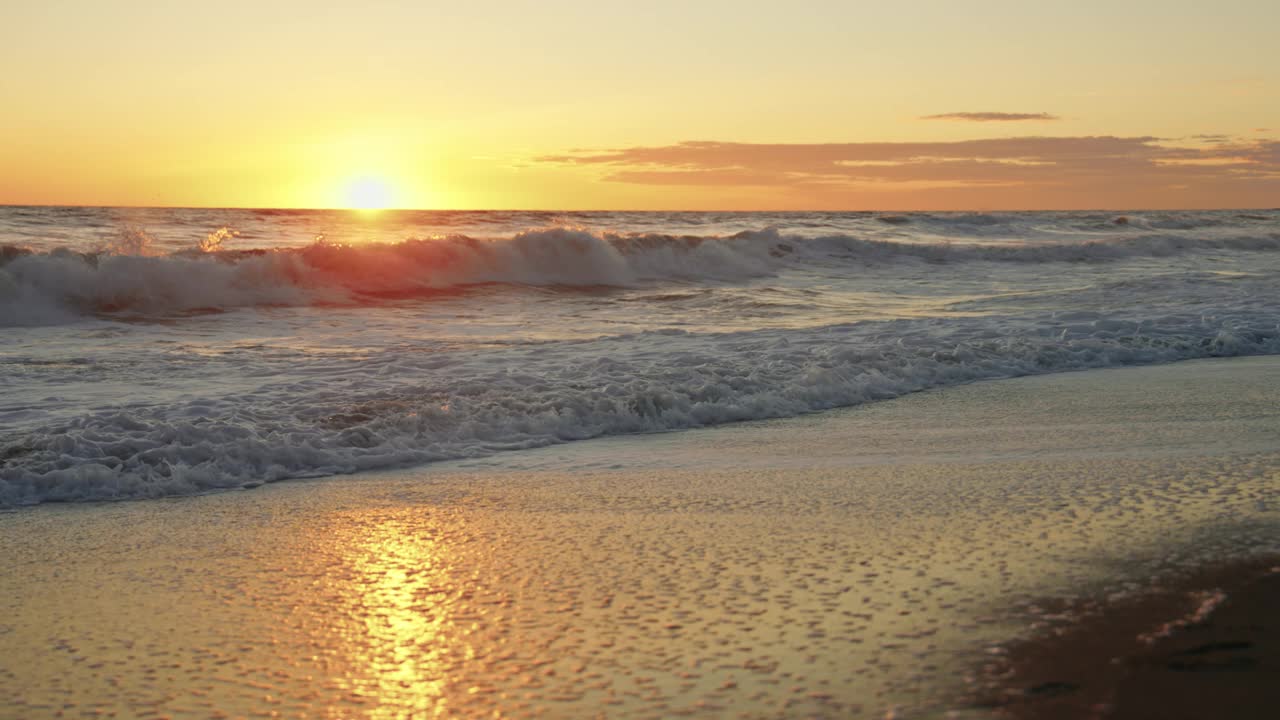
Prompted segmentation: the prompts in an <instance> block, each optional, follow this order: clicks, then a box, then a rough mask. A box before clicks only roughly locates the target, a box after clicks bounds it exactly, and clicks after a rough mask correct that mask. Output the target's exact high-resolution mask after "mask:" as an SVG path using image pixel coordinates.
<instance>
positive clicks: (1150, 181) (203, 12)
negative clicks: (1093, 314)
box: [0, 0, 1280, 210]
mask: <svg viewBox="0 0 1280 720" xmlns="http://www.w3.org/2000/svg"><path fill="white" fill-rule="evenodd" d="M1277 27H1280V3H1277V2H1274V0H1220V1H1219V2H1216V3H1204V2H1202V1H1196V2H1184V1H1181V0H1166V1H1165V2H1154V1H1148V0H1109V1H1106V2H1101V1H1095V0H1077V1H1076V2H1072V3H1032V2H1025V1H1021V2H1006V1H1004V0H969V1H967V2H954V1H945V2H944V1H934V0H915V1H912V0H903V1H902V2H898V3H887V2H883V1H882V0H877V1H876V2H861V1H858V0H845V1H844V2H832V1H828V0H808V1H806V0H791V1H790V2H765V1H762V0H757V1H754V2H749V3H747V2H741V1H737V2H721V1H719V0H703V1H701V2H699V1H698V0H683V1H682V2H671V1H668V0H647V2H643V3H637V2H616V1H614V0H540V1H537V2H534V1H529V2H523V1H519V0H508V1H507V2H492V1H485V0H472V1H470V2H465V3H464V2H456V1H455V2H436V1H435V0H417V1H416V2H399V1H394V0H381V1H380V0H368V1H367V2H365V3H359V4H357V3H352V2H326V1H325V0H307V1H305V2H304V1H301V0H253V1H248V0H222V1H221V2H204V1H201V2H188V1H186V0H169V1H167V2H152V1H141V0H113V1H112V2H107V1H106V0H43V1H39V2H37V1H35V0H14V1H13V2H6V3H4V4H2V5H0V98H4V99H5V101H4V110H3V111H2V112H0V137H2V138H3V140H2V141H0V204H56V205H143V206H213V207H223V206H225V207H347V206H353V205H370V206H376V205H389V206H393V207H409V208H426V209H431V208H440V209H450V208H469V209H485V208H494V209H503V208H512V209H516V208H518V209H671V210H676V209H708V210H710V209H722V210H738V209H741V210H751V209H760V210H766V209H849V210H877V209H883V210H912V209H921V210H947V209H956V210H968V209H974V210H988V209H1044V208H1063V209H1074V208H1212V207H1274V206H1280V43H1277V42H1276V41H1275V32H1276V31H1275V28H1277Z"/></svg>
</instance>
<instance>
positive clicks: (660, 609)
mask: <svg viewBox="0 0 1280 720" xmlns="http://www.w3.org/2000/svg"><path fill="white" fill-rule="evenodd" d="M1278 488H1280V358H1270V357H1265V358H1253V359H1243V360H1224V361H1197V362H1189V363H1182V364H1177V365H1168V366H1160V367H1150V368H1137V369H1122V370H1105V371H1092V372H1085V373H1073V374H1063V375H1052V376H1042V377H1036V378H1023V379H1017V380H1004V381H995V382H988V383H979V384H974V385H969V386H964V387H957V388H951V389H948V390H943V391H939V392H928V393H921V394H917V395H912V396H908V397H905V398H901V399H898V400H894V401H889V402H884V403H877V404H872V405H866V406H861V407H857V408H851V409H848V410H842V411H837V412H831V413H825V414H820V415H812V416H807V417H802V418H795V419H790V420H782V421H769V422H760V423H751V424H743V425H737V426H729V427H723V428H718V429H713V430H706V431H691V432H682V433H672V434H664V435H649V436H636V437H623V438H612V439H606V440H600V441H589V442H582V443H576V444H570V445H563V446H558V447H552V448H545V449H542V450H537V451H528V452H520V453H509V454H505V455H499V456H494V457H490V458H486V459H482V460H475V461H466V462H457V463H451V464H447V465H436V466H428V467H423V468H418V469H413V470H406V471H397V472H386V473H378V474H366V475H356V476H347V477H339V478H333V479H328V480H315V481H299V482H288V483H279V484H270V485H266V486H263V487H260V488H257V489H254V490H248V491H237V492H228V493H222V494H215V495H207V496H202V497H195V498H180V499H173V500H158V501H143V502H130V503H116V504H106V505H77V506H41V507H36V508H30V509H24V510H21V511H18V512H12V513H5V514H3V515H0V547H3V548H4V552H3V553H2V554H0V689H2V692H0V717H3V718H45V717H101V716H115V717H122V718H123V717H171V718H204V717H274V716H279V717H321V718H365V717H368V718H399V717H480V716H484V717H553V718H590V717H621V718H666V717H681V716H694V717H717V718H718V717H744V718H776V717H786V718H790V717H842V718H843V717H854V718H858V717H876V718H879V717H884V716H885V715H886V713H888V712H893V713H896V715H895V716H896V717H941V716H944V715H945V714H947V713H948V712H952V713H954V714H956V715H959V716H961V717H987V716H990V715H992V714H999V713H1007V712H1010V708H1009V706H1008V704H1007V703H1006V704H1004V705H1001V704H1000V703H987V704H985V705H983V704H981V703H974V702H973V697H972V693H973V688H974V683H975V682H979V679H978V678H975V677H971V676H973V675H975V674H976V673H977V672H978V669H980V668H981V667H983V665H984V664H988V661H989V660H990V659H991V658H992V657H999V656H1000V655H1002V654H1005V653H1011V652H1014V651H1013V650H1011V648H1014V647H1016V645H1014V644H1013V643H1014V641H1015V640H1017V639H1019V638H1024V637H1031V636H1034V635H1035V634H1036V633H1038V632H1043V631H1044V630H1045V628H1047V627H1051V626H1054V623H1055V622H1056V623H1059V624H1061V623H1062V622H1063V617H1064V616H1063V614H1062V613H1063V611H1064V608H1071V607H1074V606H1073V605H1072V603H1073V602H1076V600H1075V599H1078V598H1082V597H1101V598H1108V599H1109V600H1108V602H1110V601H1113V600H1114V601H1117V602H1118V601H1119V600H1121V599H1124V598H1134V597H1140V596H1142V595H1143V594H1144V592H1145V591H1146V590H1147V589H1148V588H1149V587H1150V586H1152V584H1153V583H1155V584H1159V583H1161V582H1165V579H1167V578H1171V577H1178V576H1180V574H1182V573H1185V572H1187V571H1189V570H1193V569H1197V568H1203V567H1205V566H1212V565H1215V564H1221V563H1222V562H1224V561H1225V560H1228V559H1232V560H1240V559H1243V560H1246V561H1247V560H1249V559H1250V558H1259V557H1263V556H1266V555H1267V554H1269V553H1274V552H1276V551H1277V550H1278V549H1280V548H1278V547H1277V544H1278V542H1280V541H1278V538H1280V533H1277V528H1278V527H1280V519H1278V516H1277V511H1276V506H1275V502H1276V498H1277V489H1278ZM1188 592H1190V589H1188ZM1055 603H1057V604H1055ZM1142 615H1143V614H1140V616H1139V618H1138V620H1137V625H1142V624H1143V623H1142V620H1143V617H1142ZM1151 615H1152V616H1151V617H1150V618H1149V620H1150V623H1149V624H1150V627H1149V628H1145V627H1144V628H1141V629H1138V628H1137V627H1135V624H1134V623H1133V622H1130V623H1127V624H1123V625H1122V626H1119V627H1118V629H1116V630H1115V631H1114V632H1116V633H1126V634H1127V633H1134V632H1142V633H1145V632H1153V631H1156V630H1157V629H1158V628H1159V627H1160V626H1161V625H1162V624H1164V623H1167V622H1169V621H1171V620H1174V619H1176V617H1165V616H1163V615H1162V611H1159V610H1152V611H1151ZM1067 619H1068V620H1070V618H1067ZM1068 624H1070V623H1069V622H1068ZM1046 682H1047V681H1046ZM1224 717H1227V716H1224Z"/></svg>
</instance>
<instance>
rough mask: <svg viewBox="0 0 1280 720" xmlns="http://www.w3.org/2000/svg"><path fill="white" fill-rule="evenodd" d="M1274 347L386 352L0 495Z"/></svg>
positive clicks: (91, 490) (141, 417)
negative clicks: (341, 370)
mask: <svg viewBox="0 0 1280 720" xmlns="http://www.w3.org/2000/svg"><path fill="white" fill-rule="evenodd" d="M1277 352H1280V332H1278V331H1277V327H1276V323H1275V320H1274V318H1264V317H1258V316H1256V315H1249V314H1241V315H1239V316H1221V317H1216V318H1205V317H1202V316H1195V315H1179V316H1163V317H1145V318H1144V317H1135V316H1125V315H1113V316H1110V317H1095V316H1093V315H1089V314H1077V315H1070V314H1068V315H1065V316H1062V317H1058V318H1054V317H1052V316H1044V317H1039V318H1032V319H1026V320H1023V321H1021V322H1019V323H1017V324H1016V325H1014V324H1007V323H1006V324H998V323H992V322H991V321H989V320H986V319H967V320H955V321H943V320H924V321H908V320H900V321H892V322H882V323H857V324H852V325H847V326H835V327H824V328H821V329H818V330H808V331H761V332H747V333H731V334H723V335H712V336H706V335H697V334H689V333H683V332H674V331H672V332H659V333H652V332H651V333H641V334H638V335H623V336H615V337H609V338H602V339H599V340H595V341H590V342H581V343H560V344H556V345H552V346H546V345H534V346H526V347H514V348H508V349H505V350H502V351H499V352H490V353H487V354H485V355H483V356H479V357H468V356H466V355H464V354H462V353H455V354H452V355H441V354H425V355H424V354H415V353H404V352H393V351H388V352H384V353H381V354H379V355H377V356H376V357H371V358H365V359H363V360H361V361H360V362H359V363H358V364H354V365H352V367H350V368H348V369H347V371H346V372H343V373H332V374H330V375H329V376H328V378H327V379H326V380H325V381H323V382H316V381H312V380H309V379H307V378H305V376H304V377H303V378H300V379H296V380H294V381H292V382H283V383H274V384H269V385H266V386H264V387H261V388H259V389H258V390H256V391H255V392H253V393H251V394H245V395H232V396H225V397H204V396H196V397H194V398H190V399H186V400H183V401H180V402H172V403H163V404H154V405H145V404H138V405H124V406H114V407H108V408H103V409H101V410H98V411H95V412H92V413H88V414H85V415H82V416H80V417H78V418H76V419H74V420H73V421H70V422H65V423H60V424H54V425H48V426H44V427H40V428H33V429H31V430H29V431H28V432H26V433H24V434H23V435H22V436H21V437H20V438H18V439H16V440H14V441H11V442H9V443H8V444H7V445H6V446H5V448H4V450H3V453H4V457H5V458H6V459H5V465H4V466H3V468H0V499H2V500H3V501H4V502H7V503H29V502H39V501H45V500H72V499H97V498H119V497H152V496H159V495H169V494H180V493H190V492H198V491H202V490H208V489H213V488H221V487H234V486H238V485H240V484H242V483H245V482H249V481H256V480H268V481H270V480H278V479H283V478H290V477H307V476H315V475H324V474H333V473H348V472H354V471H358V470H367V469H373V468H382V467H394V466H402V465H408V464H414V463H422V462H430V461H433V460H441V459H446V458H461V457H475V456H479V455H484V454H488V453H493V452H497V451H500V450H511V449H520V448H528V447H536V446H542V445H547V444H551V443H557V442H564V441H569V440H580V439H585V438H591V437H598V436H601V435H609V434H617V433H631V432H647V431H655V430H671V429H680V428H690V427H701V426H707V425H715V424H719V423H725V422H732V421H739V420H751V419H758V418H768V417H779V416H787V415H794V414H798V413H805V412H812V411H815V410H822V409H826V408H832V407H838V406H845V405H851V404H857V403H861V402H866V401H870V400H879V399H884V398H890V397H895V396H898V395H902V394H903V393H908V392H913V391H917V390H921V389H924V388H929V387H937V386H943V385H952V384H956V383H963V382H969V381H972V380H978V379H985V378H998V377H1009V376H1017V375H1026V374H1032V373H1043V372H1052V371H1061V370H1071V369H1078V368H1088V367H1103V366H1114V365H1129V364H1144V363H1155V362H1166V361H1172V360H1180V359H1185V358H1194V357H1207V356H1220V355H1239V354H1251V353H1277ZM353 373H359V375H353Z"/></svg>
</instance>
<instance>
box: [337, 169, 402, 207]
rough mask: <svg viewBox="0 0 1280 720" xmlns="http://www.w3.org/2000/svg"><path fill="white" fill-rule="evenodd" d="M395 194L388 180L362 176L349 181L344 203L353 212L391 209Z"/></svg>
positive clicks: (344, 194) (345, 189)
mask: <svg viewBox="0 0 1280 720" xmlns="http://www.w3.org/2000/svg"><path fill="white" fill-rule="evenodd" d="M393 199H394V193H393V192H392V188H391V186H390V185H389V184H388V183H387V181H386V180H383V179H382V178H380V177H376V176H372V175H362V176H360V177H355V178H352V179H351V180H349V181H347V184H346V186H345V187H344V189H343V201H344V202H345V203H346V206H347V207H349V208H351V209H352V210H383V209H386V208H389V207H391V204H392V201H393Z"/></svg>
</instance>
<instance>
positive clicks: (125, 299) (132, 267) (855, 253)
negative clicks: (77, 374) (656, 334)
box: [0, 228, 1280, 325]
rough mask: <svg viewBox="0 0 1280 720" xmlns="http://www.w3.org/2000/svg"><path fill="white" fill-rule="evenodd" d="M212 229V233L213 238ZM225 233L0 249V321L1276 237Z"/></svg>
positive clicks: (1250, 246) (1095, 254) (1279, 246)
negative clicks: (306, 237)
mask: <svg viewBox="0 0 1280 720" xmlns="http://www.w3.org/2000/svg"><path fill="white" fill-rule="evenodd" d="M215 235H216V236H215ZM233 237H234V234H233V233H230V232H223V231H219V233H216V234H211V235H210V236H209V238H208V239H207V240H205V241H202V242H201V243H200V244H199V246H198V247H195V248H192V249H191V250H186V251H180V252H175V253H171V254H166V255H157V254H152V253H151V252H150V250H149V245H148V239H147V237H146V236H145V234H141V235H140V234H139V233H138V232H133V233H125V234H124V235H123V236H122V238H121V239H119V240H118V241H116V242H113V243H112V244H111V245H110V246H108V247H105V248H103V249H100V250H97V251H94V252H72V251H68V250H54V251H51V252H33V251H30V250H27V249H24V248H21V247H17V246H11V245H10V246H0V325H43V324H49V323H57V322H65V321H68V320H71V319H74V318H76V317H80V316H84V315H93V314H109V313H121V312H126V313H137V314H142V315H157V314H159V315H164V314H171V313H183V312H190V311H195V310H221V309H230V308H237V307H252V306H273V305H276V306H279V305H316V304H350V303H368V302H376V301H377V300H378V299H379V298H382V297H404V296H406V295H413V294H414V293H423V294H429V293H431V292H433V291H439V290H442V289H448V288H462V287H466V286H470V285H478V284H489V283H503V284H515V285H534V286H564V287H599V286H614V287H629V286H636V285H643V284H646V283H653V282H662V281H680V282H686V283H699V282H707V283H733V282H738V281H744V280H748V279H751V278H756V277H761V276H767V275H770V274H772V273H775V272H778V271H779V270H780V269H782V268H783V267H787V266H800V267H813V268H817V269H820V270H822V271H824V272H850V273H852V272H855V271H856V270H857V268H858V266H859V265H867V264H875V263H893V262H925V263H967V262H992V263H1099V262H1109V261H1116V260H1123V259H1127V258H1135V257H1166V256H1171V255H1178V254H1185V253H1197V252H1200V253H1203V252H1214V251H1246V252H1275V251H1277V250H1280V233H1277V232H1264V233H1258V234H1250V235H1238V236H1226V237H1202V238H1192V237H1188V236H1185V235H1177V234H1159V233H1145V234H1140V235H1136V236H1129V237H1118V238H1106V239H1098V240H1088V241H1083V242H1079V241H1076V242H1065V243H1064V242H1044V241H1035V242H1004V243H985V244H978V243H950V242H919V241H915V242H900V241H895V240H885V239H867V238H862V237H857V236H854V235H847V234H836V235H827V236H820V237H795V236H791V235H788V234H784V233H782V232H779V231H778V230H775V229H766V230H760V231H749V232H740V233H737V234H734V235H728V236H696V235H690V236H675V235H665V234H626V235H623V234H612V233H593V232H589V231H585V230H578V229H569V228H552V229H543V230H529V231H525V232H521V233H518V234H516V235H514V236H513V237H510V238H504V239H477V238H473V237H468V236H462V235H458V236H449V237H442V238H432V239H426V240H417V239H410V240H405V241H402V242H396V243H368V244H363V245H339V244H328V243H324V242H317V243H315V244H312V245H310V246H307V247H302V248H293V249H283V250H280V249H270V250H268V249H247V250H245V249H239V250H238V249H230V248H226V247H224V245H225V244H226V243H225V242H224V241H225V240H227V239H229V238H233Z"/></svg>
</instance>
